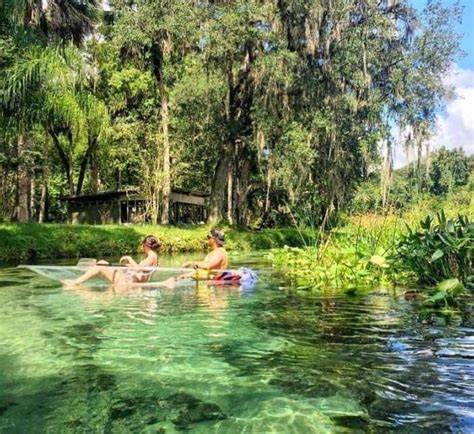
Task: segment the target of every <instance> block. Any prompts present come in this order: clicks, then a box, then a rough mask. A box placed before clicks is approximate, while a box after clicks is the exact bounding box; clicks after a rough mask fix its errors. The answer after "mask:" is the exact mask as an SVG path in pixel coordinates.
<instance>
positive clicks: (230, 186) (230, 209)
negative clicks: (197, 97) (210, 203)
mask: <svg viewBox="0 0 474 434" xmlns="http://www.w3.org/2000/svg"><path fill="white" fill-rule="evenodd" d="M233 193H234V170H233V167H232V162H231V161H229V168H228V169H227V221H228V222H229V223H230V224H231V225H232V224H233V223H234V198H233Z"/></svg>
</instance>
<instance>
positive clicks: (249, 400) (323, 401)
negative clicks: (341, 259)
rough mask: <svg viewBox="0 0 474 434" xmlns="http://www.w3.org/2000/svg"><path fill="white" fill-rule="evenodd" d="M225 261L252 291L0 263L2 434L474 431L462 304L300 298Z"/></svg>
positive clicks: (467, 312)
mask: <svg viewBox="0 0 474 434" xmlns="http://www.w3.org/2000/svg"><path fill="white" fill-rule="evenodd" d="M180 260H181V259H179V260H171V259H170V260H168V264H166V263H165V264H164V265H174V264H176V263H177V261H180ZM233 262H234V263H235V264H238V263H239V262H240V263H245V264H246V265H248V264H249V263H251V266H252V267H253V268H256V269H259V270H260V275H261V277H260V279H259V281H258V283H257V285H256V286H255V287H254V288H253V289H252V290H245V291H242V290H241V289H240V288H238V287H226V288H217V287H212V286H209V285H203V284H200V285H199V286H195V285H189V286H188V287H180V288H178V289H175V290H168V289H159V290H158V289H155V290H140V289H136V290H133V291H131V292H123V291H122V292H114V291H112V290H110V289H109V290H104V289H102V290H86V291H64V290H63V289H62V288H61V287H59V286H58V285H57V284H55V283H54V282H51V281H48V280H47V279H44V278H42V277H37V276H34V275H32V274H31V273H30V272H28V271H26V270H16V269H12V268H4V269H0V321H1V322H0V431H1V432H7V433H10V432H11V433H17V432H20V433H21V432H25V433H26V432H130V431H134V432H150V433H151V432H153V433H156V432H159V433H174V432H183V431H189V432H195V433H213V432H215V433H238V432H245V433H262V432H277V433H282V432H294V433H312V432H314V433H324V432H328V433H329V432H331V433H333V432H410V433H412V432H440V433H441V432H459V433H461V432H462V433H465V432H473V431H474V367H473V358H474V336H473V330H474V328H473V319H472V312H471V309H472V305H470V304H468V305H467V306H466V308H465V309H464V310H462V311H461V312H459V313H456V314H453V315H451V316H443V315H441V314H434V313H430V312H428V313H427V312H424V311H423V310H422V309H421V308H420V306H419V305H418V304H417V303H416V302H412V301H406V300H404V299H403V297H400V295H399V294H398V293H397V292H396V291H391V290H384V289H380V290H376V291H373V292H371V293H369V294H365V295H359V296H356V297H348V296H341V295H337V294H335V293H332V292H330V291H328V292H327V293H325V294H320V295H308V294H295V292H294V291H292V290H290V289H289V288H288V286H287V284H286V283H285V279H284V276H281V275H279V274H277V273H276V272H274V271H272V270H271V268H269V266H268V264H267V263H265V262H264V261H263V260H261V259H259V258H258V257H250V258H248V257H246V258H244V257H240V258H237V259H236V258H234V261H233Z"/></svg>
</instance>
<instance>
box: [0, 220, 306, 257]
mask: <svg viewBox="0 0 474 434" xmlns="http://www.w3.org/2000/svg"><path fill="white" fill-rule="evenodd" d="M208 232H209V227H204V226H199V227H193V228H176V227H172V226H152V225H134V226H119V225H103V226H92V225H65V224H35V223H23V224H0V262H3V263H6V262H9V263H20V262H25V261H35V260H39V259H49V258H51V259H59V258H80V257H103V256H120V255H124V254H133V253H137V252H138V251H139V250H140V248H141V242H142V240H143V238H144V237H145V236H146V235H148V234H153V235H155V236H157V237H158V238H159V239H160V240H161V242H162V249H161V251H162V252H165V253H170V252H191V251H200V250H204V249H205V245H206V235H207V233H208ZM225 234H226V239H227V247H228V249H230V250H242V251H248V250H258V249H270V248H276V247H283V246H284V245H288V246H293V247H297V246H303V245H306V244H312V243H314V234H312V233H311V232H310V231H308V232H305V231H303V232H301V231H297V230H295V229H268V230H263V231H258V232H248V231H240V230H236V229H231V228H227V229H226V230H225Z"/></svg>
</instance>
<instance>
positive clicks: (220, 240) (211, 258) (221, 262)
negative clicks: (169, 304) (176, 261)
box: [162, 228, 229, 288]
mask: <svg viewBox="0 0 474 434" xmlns="http://www.w3.org/2000/svg"><path fill="white" fill-rule="evenodd" d="M224 243H225V238H224V234H223V233H222V231H221V230H220V229H216V228H215V229H212V230H211V232H210V233H209V234H208V235H207V245H208V246H209V248H210V249H211V252H210V253H208V254H207V256H206V257H205V258H204V261H189V262H185V263H184V264H183V265H182V267H183V268H194V270H195V271H193V272H192V273H186V274H182V275H181V276H178V277H177V278H174V277H170V278H169V279H167V280H165V281H164V282H162V284H163V285H164V286H166V287H168V288H174V286H175V284H176V280H181V279H194V280H207V279H212V277H213V276H214V275H217V274H219V273H216V272H214V273H213V271H214V270H226V269H227V267H228V264H229V260H228V257H227V251H226V249H225V247H224Z"/></svg>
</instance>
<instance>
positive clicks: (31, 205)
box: [28, 172, 36, 220]
mask: <svg viewBox="0 0 474 434" xmlns="http://www.w3.org/2000/svg"><path fill="white" fill-rule="evenodd" d="M29 178H30V185H29V189H28V214H29V219H30V220H34V219H35V217H36V200H35V190H36V182H35V173H34V172H33V173H31V175H30V176H29Z"/></svg>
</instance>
